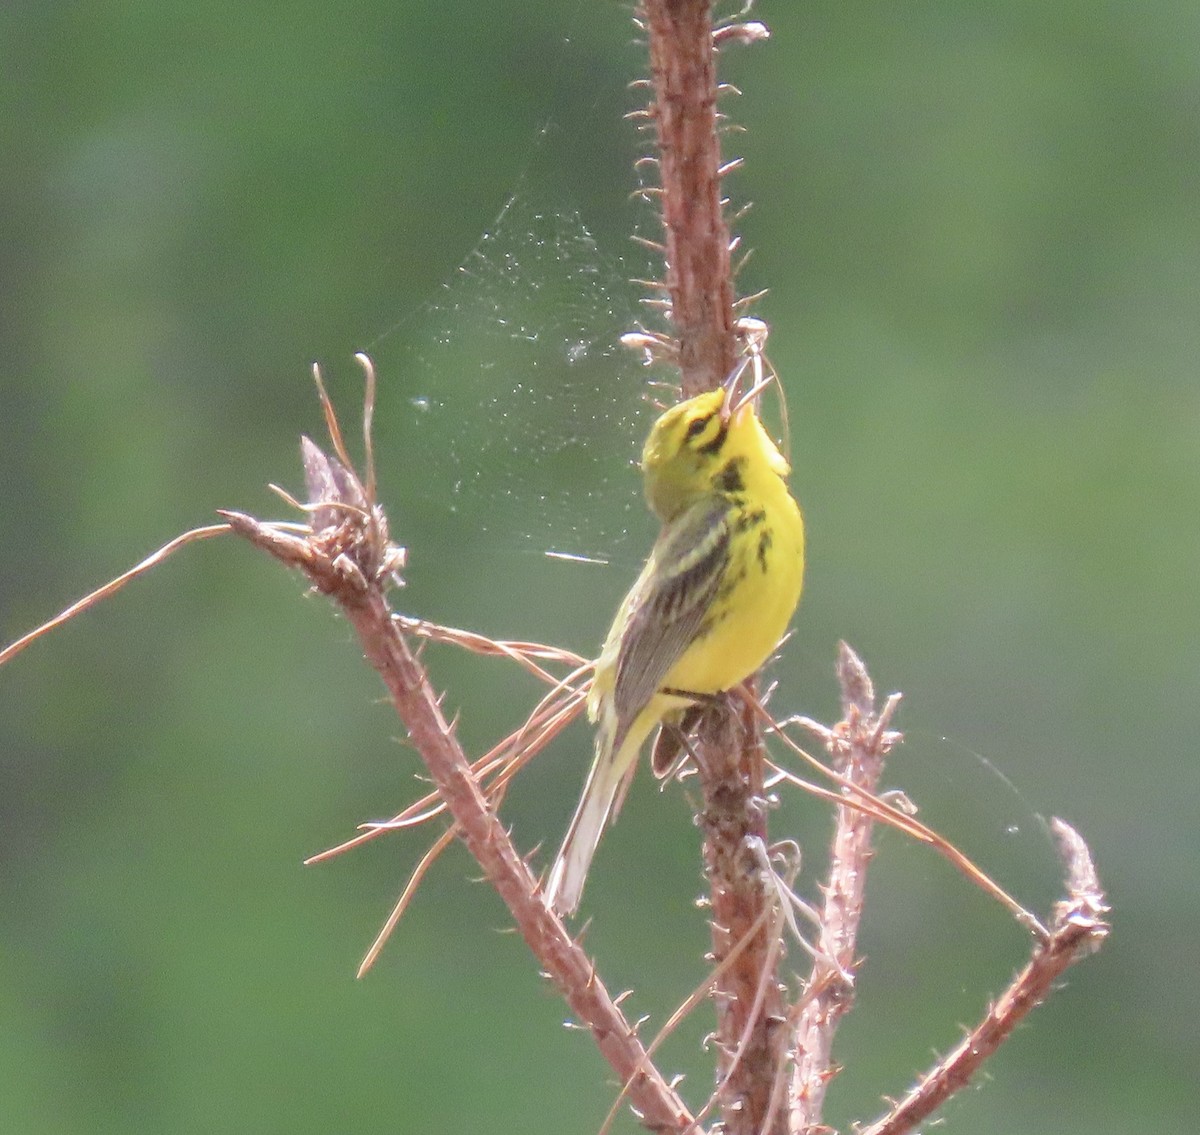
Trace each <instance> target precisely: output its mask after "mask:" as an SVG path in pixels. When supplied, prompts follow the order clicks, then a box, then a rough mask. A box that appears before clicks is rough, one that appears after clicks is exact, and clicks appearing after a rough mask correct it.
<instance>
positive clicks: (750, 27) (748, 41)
mask: <svg viewBox="0 0 1200 1135" xmlns="http://www.w3.org/2000/svg"><path fill="white" fill-rule="evenodd" d="M770 38H771V29H770V28H769V27H767V25H766V24H764V23H762V22H761V21H759V20H747V21H746V22H745V23H742V24H726V25H725V27H723V28H714V29H713V33H712V42H713V47H715V48H718V49H720V48H722V47H724V46H725V45H726V44H735V43H736V44H738V45H739V46H741V47H751V46H753V45H754V44H756V43H763V42H765V41H766V40H768V39H770Z"/></svg>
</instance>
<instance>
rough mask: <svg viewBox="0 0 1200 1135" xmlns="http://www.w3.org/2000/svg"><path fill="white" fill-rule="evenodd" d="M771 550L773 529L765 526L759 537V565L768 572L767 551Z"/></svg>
mask: <svg viewBox="0 0 1200 1135" xmlns="http://www.w3.org/2000/svg"><path fill="white" fill-rule="evenodd" d="M770 550H771V530H770V529H769V528H764V529H763V530H762V532H761V533H760V534H759V537H758V566H759V567H760V568H762V570H763V575H766V574H767V553H768V552H769V551H770Z"/></svg>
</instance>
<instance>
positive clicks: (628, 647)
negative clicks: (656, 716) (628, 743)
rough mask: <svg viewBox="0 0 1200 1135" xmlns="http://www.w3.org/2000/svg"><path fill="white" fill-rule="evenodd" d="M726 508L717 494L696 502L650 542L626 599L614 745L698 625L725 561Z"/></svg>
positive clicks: (697, 631)
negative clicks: (649, 556) (715, 498)
mask: <svg viewBox="0 0 1200 1135" xmlns="http://www.w3.org/2000/svg"><path fill="white" fill-rule="evenodd" d="M725 515H726V506H725V504H724V502H723V501H705V502H702V503H701V504H698V505H694V506H693V507H692V508H691V509H689V510H688V511H687V512H685V513H684V514H683V516H682V517H681V518H679V520H677V521H676V522H674V523H673V524H672V525H671V527H670V528H669V529H666V528H664V529H663V531H662V533H661V534H660V535H659V538H658V540H657V542H656V543H655V545H654V552H653V556H652V561H653V563H654V564H655V565H656V566H655V568H654V570H651V566H650V564H647V569H646V571H645V572H644V573H643V574H642V577H641V578H640V579H639V580H638V581H637V583H635V584H634V588H633V592H632V593H631V594H630V596H629V598H628V599H627V601H626V602H627V604H628V607H629V609H630V610H631V611H632V612H633V614H632V616H631V617H630V619H629V622H628V624H627V625H626V627H625V632H624V634H622V636H621V643H620V647H619V648H618V652H617V672H616V680H615V683H614V689H613V705H614V708H615V709H616V717H617V730H616V733H617V736H616V739H615V742H614V746H613V747H614V749H616V748H619V747H620V744H621V742H622V740H623V739H624V736H625V732H626V730H627V729H628V728H629V726H630V725H631V724H632V723H633V720H634V718H636V717H637V715H638V714H639V713H640V712H641V711H642V710H643V709H644V708H645V706H646V703H647V702H648V701H649V700H650V699H651V698H652V697H653V696H654V694H655V693H656V692H657V691H658V690H659V689H660V688H661V686H662V683H663V680H664V679H665V678H666V676H667V674H668V673H669V672H670V670H671V667H672V666H674V665H675V663H676V662H677V661H678V660H679V658H680V656H681V655H682V654H683V652H684V651H685V650H686V649H687V648H688V646H689V645H690V644H691V643H692V642H693V641H695V639H696V638H697V636H698V635H699V634H700V632H701V631H702V630H703V629H704V625H705V621H706V619H707V616H708V612H709V608H710V606H711V604H712V601H713V597H714V596H715V595H716V593H717V590H718V588H719V587H720V585H721V580H722V578H723V576H724V573H725V568H726V566H727V565H728V563H729V537H730V533H729V526H728V524H727V523H726V521H725ZM663 565H667V566H666V567H665V568H664V566H663Z"/></svg>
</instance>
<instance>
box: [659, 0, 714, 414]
mask: <svg viewBox="0 0 1200 1135" xmlns="http://www.w3.org/2000/svg"><path fill="white" fill-rule="evenodd" d="M709 9H710V4H709V0H643V3H642V18H643V21H644V23H645V26H646V32H647V36H648V39H649V45H650V73H651V76H652V81H653V88H654V100H653V102H652V103H651V106H650V115H651V118H652V119H653V122H654V125H655V129H656V134H657V139H658V161H659V176H660V178H661V187H660V188H661V194H660V195H658V196H659V200H660V202H661V208H662V223H663V230H664V244H665V246H666V253H665V260H666V285H667V294H668V295H669V296H670V300H671V306H670V317H671V323H672V330H673V332H674V334H675V338H676V340H677V342H678V344H679V354H678V363H679V370H680V379H681V384H682V387H683V393H684V396H685V397H690V396H691V395H693V394H698V393H699V392H700V391H702V390H712V389H713V388H714V387H716V386H717V385H719V384H720V382H721V380H722V379H723V378H724V377H725V376H726V375H727V374H728V373H729V372H730V370H732V369H733V365H734V358H735V353H736V351H735V344H734V335H733V323H734V308H733V299H734V295H733V276H732V273H731V272H730V263H729V226H728V225H727V224H726V223H725V216H724V211H723V209H722V206H721V179H720V175H719V172H718V171H719V170H720V168H721V164H722V163H721V145H720V139H719V137H718V133H717V76H716V50H715V48H714V45H713V26H712V18H711V13H710V10H709Z"/></svg>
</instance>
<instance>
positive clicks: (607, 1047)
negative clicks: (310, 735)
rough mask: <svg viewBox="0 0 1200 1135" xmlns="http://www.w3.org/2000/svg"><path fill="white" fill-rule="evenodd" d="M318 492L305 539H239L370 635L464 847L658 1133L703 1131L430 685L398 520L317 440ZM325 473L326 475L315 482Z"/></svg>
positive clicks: (240, 527) (247, 527)
mask: <svg viewBox="0 0 1200 1135" xmlns="http://www.w3.org/2000/svg"><path fill="white" fill-rule="evenodd" d="M305 464H306V467H307V468H308V471H309V483H310V492H311V489H312V488H313V486H314V485H316V486H317V487H319V488H320V490H321V492H322V493H323V494H328V495H332V496H333V500H332V501H331V500H329V499H324V500H322V502H321V503H320V506H319V507H312V509H311V511H312V516H313V525H314V528H313V531H311V532H308V533H297V532H295V531H289V530H286V529H284V528H282V527H280V526H277V525H272V524H264V523H262V522H260V521H258V520H255V519H254V518H252V517H250V516H245V515H243V514H241V513H233V512H229V513H224V514H223V515H224V517H225V519H226V520H228V521H229V523H230V525H231V526H232V527H233V530H234V531H235V532H237V533H238V534H239V535H241V536H244V537H245V538H246V539H247V540H249V541H250V542H251V543H253V544H254V545H255V546H257V547H259V548H261V549H262V550H264V551H266V552H268V553H270V554H271V555H272V556H274V557H275V558H276V559H279V560H280V561H282V562H283V563H284V564H287V565H288V566H290V567H296V568H299V569H300V570H301V571H303V572H304V573H305V575H307V576H308V578H309V580H311V582H312V583H313V585H314V586H315V587H316V588H317V590H318V591H320V592H322V593H323V594H325V595H328V596H329V597H330V598H332V599H333V600H335V601H336V602H337V603H338V605H339V606H340V607H341V609H342V611H343V612H344V613H345V615H346V617H347V618H348V619H349V620H350V623H351V625H352V626H353V627H354V629H355V631H356V632H357V634H358V636H359V640H360V641H361V643H362V646H363V650H364V652H365V654H366V657H367V660H368V661H369V662H370V663H371V665H372V666H374V668H375V669H376V670H377V671H378V672H379V675H380V677H382V678H383V681H384V684H385V686H386V687H387V689H388V692H389V694H390V695H391V698H392V703H393V705H394V706H395V709H396V712H397V714H398V715H399V717H400V719H401V720H402V721H403V722H404V724H405V725H406V726H407V728H408V731H409V734H410V736H411V739H412V741H413V744H414V745H415V747H416V749H417V751H418V752H419V753H420V754H421V756H422V758H423V760H424V761H425V764H426V766H427V767H428V769H429V773H430V776H431V777H432V779H433V781H434V784H435V785H436V787H437V790H438V792H439V794H440V796H441V798H442V800H443V801H444V802H445V803H446V806H447V807H448V809H449V811H450V813H451V814H452V815H453V817H454V819H455V821H456V823H457V825H458V828H459V830H460V834H461V837H462V839H463V842H464V843H465V844H466V845H467V847H468V849H469V850H470V852H471V854H472V855H473V856H474V857H475V859H476V860H477V861H478V862H479V865H480V866H481V867H482V869H483V872H484V874H485V876H486V878H487V879H488V881H489V882H490V883H491V884H492V886H494V887H495V888H496V891H497V892H498V893H499V895H500V897H501V898H502V899H503V900H504V902H505V903H506V905H507V906H508V909H509V911H510V912H511V913H512V916H513V919H514V921H515V923H516V926H517V929H518V930H519V931H520V933H521V935H522V937H523V938H524V939H525V941H526V943H527V944H528V945H529V948H530V949H531V950H532V951H533V953H534V955H535V956H536V957H537V958H538V960H539V962H540V963H541V966H542V968H543V969H544V970H545V972H546V974H547V975H548V976H549V977H550V979H551V980H552V981H553V982H554V983H555V985H557V986H558V988H559V990H560V991H561V992H562V993H563V996H564V997H565V998H566V1000H567V1003H568V1004H569V1005H570V1006H571V1009H572V1011H573V1012H574V1013H575V1015H576V1016H577V1017H578V1018H579V1019H580V1021H581V1022H582V1023H583V1024H585V1025H586V1026H587V1027H588V1028H589V1029H590V1030H591V1031H592V1034H593V1036H594V1037H595V1040H596V1044H597V1045H598V1047H599V1048H600V1051H601V1053H602V1054H603V1056H604V1058H605V1059H606V1060H607V1061H608V1062H609V1064H610V1065H611V1066H612V1068H613V1070H614V1072H615V1073H616V1075H617V1077H618V1078H619V1080H620V1081H621V1082H622V1083H625V1082H628V1083H629V1097H630V1100H631V1102H632V1103H633V1106H634V1107H635V1108H636V1109H637V1111H638V1112H639V1114H640V1116H641V1118H642V1122H643V1123H644V1125H645V1126H646V1127H647V1128H649V1129H650V1130H651V1131H659V1132H680V1131H687V1130H688V1129H689V1128H692V1127H694V1124H693V1121H692V1118H691V1116H690V1114H689V1112H688V1110H687V1108H686V1107H685V1106H684V1104H683V1102H682V1100H681V1099H680V1098H679V1096H678V1095H677V1094H676V1093H675V1091H673V1090H672V1088H671V1087H670V1085H669V1084H668V1083H667V1082H666V1081H665V1079H664V1078H663V1077H662V1075H661V1074H660V1073H659V1071H658V1070H657V1068H655V1067H654V1065H653V1064H652V1063H651V1062H650V1061H649V1060H648V1059H647V1057H646V1052H645V1048H644V1046H643V1045H642V1043H641V1042H640V1041H639V1040H638V1038H637V1036H636V1035H635V1033H634V1030H633V1028H632V1027H631V1026H630V1024H629V1022H628V1021H627V1020H626V1018H625V1016H624V1015H623V1014H622V1013H621V1011H620V1009H619V1008H618V1007H617V1005H616V1003H615V1002H614V1001H613V999H612V998H611V997H610V996H609V994H608V991H607V990H606V989H605V987H604V984H603V983H602V982H601V980H600V979H599V977H598V976H597V974H596V971H595V966H594V964H593V962H592V961H591V960H590V959H589V958H588V956H587V954H585V953H584V951H583V950H582V949H581V947H580V946H579V945H578V943H576V942H574V941H573V940H572V939H571V937H570V935H569V934H568V932H567V930H566V928H565V927H564V926H563V924H562V922H561V920H560V919H559V918H558V917H557V916H555V915H554V914H553V912H552V911H550V909H549V908H548V907H547V906H546V904H545V902H544V901H543V899H542V896H541V894H540V890H539V883H538V880H537V879H535V878H534V876H533V874H532V873H531V872H530V870H529V868H528V866H527V865H526V864H525V862H524V860H523V859H522V858H521V856H520V854H519V853H518V851H517V849H516V847H515V846H514V845H513V843H512V841H511V840H510V839H509V836H508V833H507V832H506V831H505V830H504V827H503V826H502V825H501V823H500V819H499V817H498V816H497V815H496V813H495V812H494V811H493V810H492V809H491V808H490V807H489V805H488V802H487V800H486V798H485V797H484V794H483V791H482V789H481V787H480V785H479V782H478V781H477V779H476V778H475V776H474V775H473V774H472V771H471V767H470V765H469V763H468V761H467V758H466V755H465V753H464V752H463V750H462V747H461V746H460V745H459V743H458V739H457V738H456V737H455V735H454V729H453V726H452V725H451V724H450V722H448V721H447V720H446V718H445V716H444V715H443V713H442V711H441V708H440V706H439V704H438V697H437V695H436V694H435V693H434V690H433V688H432V686H431V685H430V683H429V679H428V676H427V675H426V673H425V671H424V669H423V668H422V666H421V665H420V663H419V662H418V661H417V659H416V657H415V655H414V653H413V651H412V650H411V648H410V647H409V643H408V641H407V639H406V637H405V635H404V632H403V631H402V630H401V628H400V625H399V623H398V622H397V620H396V619H395V618H393V615H392V612H391V610H390V608H389V606H388V603H387V599H386V597H385V594H384V586H385V580H386V576H387V575H388V574H389V572H390V569H391V568H392V566H393V565H395V564H396V563H397V562H402V557H401V556H400V555H399V554H398V549H395V548H394V547H392V546H390V545H388V544H387V543H386V531H387V529H386V521H385V520H384V518H383V514H382V512H381V510H380V509H379V508H378V507H377V506H375V505H374V504H373V503H372V502H370V500H369V498H366V494H365V493H364V492H363V490H362V486H361V483H360V482H358V481H357V479H355V480H354V482H353V483H351V482H350V481H348V480H347V478H351V477H353V474H352V473H350V472H349V471H348V470H346V469H345V468H344V467H342V466H341V464H340V463H339V462H336V461H334V460H332V459H330V458H326V457H325V456H324V455H323V454H321V453H320V451H319V450H317V449H316V447H315V446H313V445H312V443H311V442H307V441H306V446H305ZM314 468H315V469H316V470H317V473H316V475H314V474H313V470H314Z"/></svg>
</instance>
